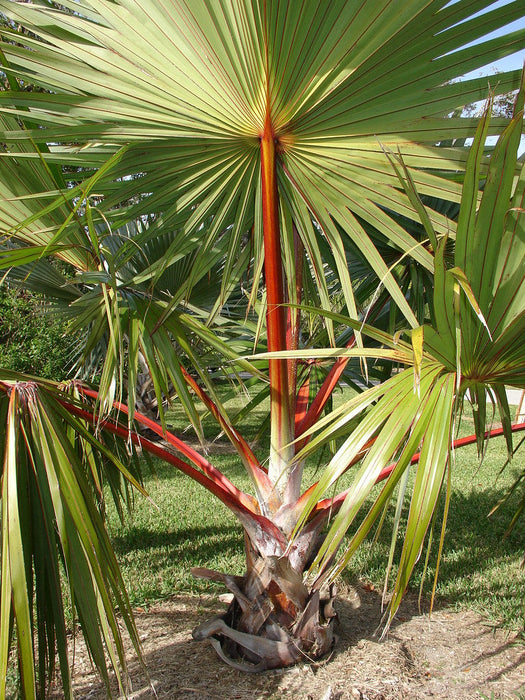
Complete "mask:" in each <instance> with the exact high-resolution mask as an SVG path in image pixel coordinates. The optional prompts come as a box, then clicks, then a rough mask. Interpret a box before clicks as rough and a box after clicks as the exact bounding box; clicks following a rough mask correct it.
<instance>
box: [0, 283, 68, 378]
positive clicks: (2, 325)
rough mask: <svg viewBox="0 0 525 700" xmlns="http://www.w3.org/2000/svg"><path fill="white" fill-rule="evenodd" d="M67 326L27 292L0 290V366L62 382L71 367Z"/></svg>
mask: <svg viewBox="0 0 525 700" xmlns="http://www.w3.org/2000/svg"><path fill="white" fill-rule="evenodd" d="M71 360H72V338H71V336H70V335H68V333H67V326H66V325H65V324H64V323H62V322H61V321H60V320H58V319H55V318H53V317H52V316H51V315H49V314H47V313H46V308H45V302H44V301H43V300H42V299H41V298H40V297H39V296H38V295H35V294H31V293H30V292H20V291H18V290H14V289H10V288H8V287H6V286H1V287H0V365H1V366H2V367H3V368H4V369H7V370H13V371H15V372H24V373H26V374H32V375H37V376H40V377H43V378H45V379H53V380H55V381H60V380H62V379H65V378H66V376H67V374H68V370H69V369H70V367H71V364H72V362H71Z"/></svg>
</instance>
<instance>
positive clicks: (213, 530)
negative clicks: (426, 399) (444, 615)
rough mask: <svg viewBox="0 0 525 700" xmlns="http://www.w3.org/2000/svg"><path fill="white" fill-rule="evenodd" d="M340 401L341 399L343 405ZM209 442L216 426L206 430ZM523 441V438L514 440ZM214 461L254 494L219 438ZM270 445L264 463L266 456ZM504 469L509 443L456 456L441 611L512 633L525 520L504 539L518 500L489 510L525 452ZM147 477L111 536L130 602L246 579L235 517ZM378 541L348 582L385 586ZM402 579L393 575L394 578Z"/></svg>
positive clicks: (161, 474) (257, 418)
mask: <svg viewBox="0 0 525 700" xmlns="http://www.w3.org/2000/svg"><path fill="white" fill-rule="evenodd" d="M342 398H343V397H342V395H339V397H338V400H339V401H341V400H342ZM263 415H264V405H263V406H262V407H259V408H258V409H257V410H255V411H253V412H252V413H251V414H250V416H249V420H248V424H247V425H246V426H245V427H246V430H247V432H248V434H251V435H253V434H254V431H255V430H256V429H257V427H258V426H260V424H261V421H262V419H263ZM168 421H169V422H170V423H171V424H172V425H173V426H174V430H175V432H181V431H182V430H183V428H184V418H183V416H182V414H181V413H180V412H179V411H178V410H176V409H173V410H172V411H171V412H170V414H169V419H168ZM205 425H206V435H207V437H210V436H211V435H212V432H211V431H212V428H211V426H210V425H208V424H206V423H205ZM471 432H473V426H472V419H471V417H470V415H469V414H468V412H467V413H466V415H465V417H464V419H463V423H462V426H461V434H470V433H471ZM515 438H516V443H517V442H518V441H519V439H520V435H519V434H518V435H516V436H515ZM208 449H209V453H210V457H211V459H212V461H213V462H214V463H215V464H217V466H218V467H219V468H220V469H221V470H223V471H224V472H225V473H226V474H227V475H228V476H229V477H230V478H232V480H233V481H234V482H235V483H236V484H237V485H238V486H240V488H242V489H246V490H250V483H249V480H248V479H247V478H246V476H245V474H244V470H243V468H242V466H241V464H240V462H239V460H238V459H237V457H236V455H235V454H232V453H231V451H230V450H229V449H228V447H227V446H226V445H225V443H224V442H223V441H222V440H218V441H217V442H216V443H215V444H210V445H209V446H208ZM267 453H268V452H267V447H266V446H265V444H264V440H263V441H261V444H260V454H259V457H262V456H264V455H265V454H267ZM505 461H506V448H505V444H504V441H503V439H502V438H496V439H494V440H492V441H491V442H490V444H489V446H488V449H487V452H486V455H485V458H484V460H483V462H482V463H481V464H480V462H479V460H478V457H477V452H476V447H475V446H469V447H465V448H462V449H461V450H458V451H457V452H456V454H455V456H454V461H453V468H452V499H451V505H450V513H449V519H448V527H447V534H446V538H445V544H444V556H443V558H442V562H441V567H440V574H439V582H438V587H437V601H438V604H442V603H446V604H448V605H452V606H454V607H457V608H458V609H466V608H469V609H473V610H476V611H478V612H481V613H482V614H483V615H485V616H486V617H487V618H488V619H490V620H491V621H493V622H495V623H498V624H503V625H504V626H506V627H510V628H519V627H522V626H523V623H524V617H525V615H524V602H525V571H524V569H523V567H522V566H521V561H522V558H523V555H524V543H525V518H522V519H521V520H520V521H519V522H518V524H517V525H516V527H515V529H514V530H513V532H512V533H511V534H510V535H509V536H508V537H507V538H505V539H504V537H503V536H504V533H505V531H506V527H507V525H508V523H509V521H510V518H511V515H512V513H513V508H515V507H516V505H517V502H518V496H517V495H516V496H515V497H514V498H512V499H511V500H510V502H509V503H508V504H505V506H504V507H502V508H501V509H500V510H499V511H497V512H496V513H495V514H494V515H493V516H492V517H490V518H489V517H487V516H488V513H489V512H490V510H491V508H492V506H494V505H495V503H497V502H498V500H499V499H500V498H501V497H502V496H503V495H504V494H505V493H506V490H507V489H508V487H509V486H510V485H511V484H512V483H513V481H514V479H515V477H516V476H517V475H518V473H519V472H520V471H523V469H524V468H525V451H524V450H521V451H518V453H517V455H516V456H515V458H514V460H513V463H512V465H511V466H509V467H508V468H507V469H505V470H504V471H503V472H502V473H501V474H500V472H501V469H502V467H503V465H504V464H505ZM154 467H155V472H156V473H155V474H152V473H150V472H148V474H147V476H146V487H147V490H148V493H149V495H150V497H151V499H152V501H153V503H152V502H151V501H147V500H145V499H143V498H141V497H137V498H136V502H135V507H134V511H133V514H132V516H131V517H130V518H128V519H127V521H126V523H125V524H124V525H122V524H121V523H120V522H119V520H118V518H117V516H116V514H115V512H114V511H111V509H110V514H109V515H110V532H111V536H112V538H113V542H114V545H115V548H116V551H117V555H118V558H119V561H120V563H121V566H122V570H123V576H124V579H125V582H126V585H127V587H128V591H129V594H130V597H131V601H132V604H133V605H134V606H137V607H147V606H148V605H149V604H151V603H153V602H154V601H158V600H160V599H163V598H166V597H168V596H170V595H171V594H173V593H182V592H184V593H194V594H198V593H201V592H204V591H207V592H211V591H213V592H216V593H217V594H219V593H221V592H223V591H222V589H221V588H220V587H218V586H217V585H215V584H210V583H208V582H205V581H203V580H199V579H194V578H193V577H192V575H191V573H190V569H191V567H193V566H206V567H209V568H212V569H217V570H220V571H227V572H230V573H236V574H242V573H243V572H244V554H243V538H242V533H241V529H240V526H239V525H238V524H237V522H236V520H235V518H234V516H233V515H232V514H231V513H230V512H229V511H228V510H227V509H226V508H225V507H224V506H223V505H222V504H220V503H219V502H218V501H216V500H215V499H214V498H213V497H212V496H211V495H210V494H208V492H207V491H205V490H204V489H203V488H202V487H200V486H199V485H198V484H196V483H194V482H193V481H191V480H190V479H188V478H187V477H185V476H184V475H182V474H179V473H178V472H177V471H175V470H174V469H173V468H172V467H169V466H165V465H162V464H159V463H155V464H154ZM315 472H316V465H315V464H313V465H309V467H308V470H307V479H309V480H310V481H313V480H315ZM393 510H394V507H393V506H392V509H391V511H390V512H389V513H387V516H386V518H385V525H384V527H383V529H382V530H381V532H380V533H379V534H378V536H377V537H376V538H375V542H372V541H370V542H365V544H364V545H363V546H362V548H361V549H360V551H358V553H357V555H356V556H355V558H354V560H353V564H352V567H351V568H350V569H349V570H348V571H347V572H345V574H344V579H345V580H346V581H348V582H350V583H351V582H355V581H356V580H360V581H366V582H367V583H369V584H370V585H372V586H374V587H376V588H380V587H381V586H382V584H383V581H384V579H385V566H386V562H387V559H388V552H389V547H390V532H389V528H388V522H389V521H391V520H392V517H393ZM438 539H439V530H438V532H437V535H436V537H435V540H434V545H433V547H432V552H431V556H430V560H429V566H428V569H427V572H426V576H425V580H424V582H423V598H424V599H425V600H428V598H429V597H430V593H431V590H432V582H433V571H434V569H433V567H434V565H435V554H436V551H437V541H438ZM423 560H424V556H423V557H422V558H421V561H420V562H419V565H418V568H417V569H416V572H415V575H414V577H413V580H412V583H411V586H413V587H414V588H416V589H417V588H418V587H419V586H420V584H421V579H422V576H423V565H422V564H423ZM394 571H395V570H394Z"/></svg>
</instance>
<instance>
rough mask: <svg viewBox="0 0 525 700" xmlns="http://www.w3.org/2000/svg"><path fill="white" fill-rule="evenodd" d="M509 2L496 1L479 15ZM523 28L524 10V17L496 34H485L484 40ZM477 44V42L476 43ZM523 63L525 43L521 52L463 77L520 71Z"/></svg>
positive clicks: (524, 22) (524, 23)
mask: <svg viewBox="0 0 525 700" xmlns="http://www.w3.org/2000/svg"><path fill="white" fill-rule="evenodd" d="M510 1H511V0H498V1H497V2H494V3H492V4H491V5H489V6H488V7H487V8H486V9H485V10H484V11H483V12H480V13H479V14H483V13H484V12H488V11H489V10H493V9H496V8H497V7H502V6H503V5H508V4H509V2H510ZM524 28H525V10H524V16H523V17H522V18H521V19H519V20H516V21H515V22H511V23H510V24H507V25H506V26H505V27H502V29H500V30H498V31H497V32H492V33H491V34H487V36H486V37H485V38H493V37H496V36H500V35H501V34H504V33H507V32H509V31H510V32H513V31H516V30H517V29H524ZM476 43H477V42H476ZM524 63H525V43H524V48H523V49H522V50H521V51H518V52H517V53H514V54H512V55H511V56H507V57H506V58H502V59H501V60H499V61H496V62H495V63H491V64H490V65H488V66H486V67H485V68H483V69H478V70H475V71H473V72H472V73H468V74H467V75H466V76H465V77H467V78H476V77H479V76H480V75H493V74H494V73H495V72H497V71H506V70H515V69H521V68H523V64H524Z"/></svg>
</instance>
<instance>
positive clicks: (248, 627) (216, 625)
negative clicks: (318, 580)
mask: <svg viewBox="0 0 525 700" xmlns="http://www.w3.org/2000/svg"><path fill="white" fill-rule="evenodd" d="M265 594H266V595H264V596H263V597H262V600H261V596H259V597H258V600H256V601H254V603H253V604H252V605H250V608H251V609H250V610H249V611H247V609H246V598H244V596H243V600H242V603H243V604H242V605H241V604H240V602H239V601H238V599H237V597H235V598H234V599H233V601H232V602H231V604H230V606H229V608H228V610H227V611H226V613H225V614H224V615H219V616H217V617H214V618H212V619H211V620H208V621H206V622H204V623H202V624H201V625H199V626H198V627H197V628H196V629H195V630H194V631H193V638H194V639H195V640H197V641H204V640H206V639H209V640H210V642H211V644H212V646H213V648H214V649H215V651H216V652H217V654H218V656H219V657H220V658H221V659H222V660H223V661H224V662H225V663H227V664H229V665H230V666H232V667H233V668H235V669H237V670H239V671H244V672H248V673H258V672H260V671H265V670H269V669H275V668H284V667H286V666H291V665H293V664H296V663H298V662H300V661H316V660H319V659H321V658H322V657H323V656H326V655H327V654H328V653H329V652H330V651H331V650H332V648H333V646H334V643H335V640H336V636H335V633H334V623H335V619H336V614H335V611H334V608H333V599H334V595H335V590H334V588H333V587H330V590H329V591H327V595H326V594H325V595H323V596H322V597H321V596H320V594H319V591H314V592H313V593H311V594H310V595H309V596H308V599H307V600H306V601H305V605H304V607H303V608H302V610H299V611H298V612H297V613H296V614H295V615H290V609H291V608H290V606H288V609H287V611H286V614H283V609H282V607H280V606H277V608H276V605H275V602H276V601H275V599H274V600H273V601H272V600H271V598H274V596H270V595H268V591H265ZM279 602H281V601H279ZM248 612H249V613H250V614H247V613H248ZM261 622H262V624H261ZM283 623H285V624H283Z"/></svg>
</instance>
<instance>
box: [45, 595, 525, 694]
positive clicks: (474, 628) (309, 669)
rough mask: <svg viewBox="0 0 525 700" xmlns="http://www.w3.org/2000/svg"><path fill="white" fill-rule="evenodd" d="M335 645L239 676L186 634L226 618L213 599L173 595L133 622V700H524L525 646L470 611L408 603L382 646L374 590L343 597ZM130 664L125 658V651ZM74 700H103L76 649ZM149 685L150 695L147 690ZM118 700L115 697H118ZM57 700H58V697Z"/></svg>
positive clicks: (520, 639)
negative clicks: (136, 640) (139, 651)
mask: <svg viewBox="0 0 525 700" xmlns="http://www.w3.org/2000/svg"><path fill="white" fill-rule="evenodd" d="M336 607H337V611H338V616H339V629H338V632H339V640H338V642H337V645H336V647H335V649H334V651H333V653H332V655H331V657H330V658H329V659H327V660H326V661H323V662H322V663H317V664H308V663H305V664H300V665H298V666H296V667H294V668H290V669H286V670H282V671H267V672H265V673H262V674H258V675H256V674H243V673H240V672H238V671H236V670H234V669H232V668H229V667H228V666H226V665H225V664H224V663H222V662H221V661H220V660H219V659H218V658H217V657H216V655H215V652H214V651H213V649H212V648H211V646H210V645H209V644H206V643H205V644H202V643H197V642H194V641H193V639H192V637H191V630H192V629H193V628H194V627H195V626H196V625H197V624H199V623H200V622H202V621H203V620H205V619H207V618H209V617H211V616H213V615H215V614H217V613H219V612H222V611H223V610H224V605H222V604H221V603H220V602H218V600H217V599H216V598H214V597H211V596H206V597H204V596H201V597H191V596H180V595H179V596H175V597H173V598H172V599H171V600H169V601H165V602H162V603H159V604H157V605H154V606H152V607H151V608H149V609H148V610H137V612H136V619H137V625H138V628H139V632H140V635H141V639H142V643H143V646H144V658H145V662H146V665H147V668H148V672H149V675H150V679H151V685H150V684H149V683H148V680H147V678H146V676H145V674H144V672H143V669H142V668H141V666H140V665H139V664H138V662H136V661H133V660H132V661H131V664H130V667H131V680H132V684H133V692H132V693H131V695H130V697H132V698H135V699H137V700H138V699H140V700H150V698H155V695H156V697H157V698H158V699H159V700H167V699H173V700H179V699H188V700H218V699H221V700H222V699H224V700H263V699H265V700H281V699H283V700H356V699H359V698H360V699H361V700H366V699H369V700H391V699H392V700H393V699H398V698H414V699H418V698H443V699H444V698H447V700H448V699H452V700H466V699H467V698H483V697H485V698H491V699H492V698H494V699H496V698H512V699H514V700H516V699H517V698H519V697H520V696H521V697H525V639H524V637H523V635H518V634H516V633H515V632H508V631H505V630H501V629H495V628H494V627H493V626H492V625H491V624H490V623H487V622H486V621H484V620H483V619H482V618H481V617H480V616H479V615H477V614H476V613H473V612H466V613H464V612H461V613H458V612H454V611H452V610H450V609H447V608H445V607H444V608H441V609H438V610H434V612H433V613H432V617H431V618H430V619H429V617H428V615H421V614H420V613H419V611H418V606H417V600H416V599H415V597H413V596H411V595H408V597H407V599H405V601H404V603H403V605H402V607H401V609H400V612H399V614H398V616H397V620H396V621H395V623H394V625H393V626H392V628H391V631H390V633H389V635H388V638H387V639H386V641H384V642H379V641H378V639H377V637H375V636H374V633H375V630H376V627H377V625H378V622H379V619H380V601H379V596H378V595H377V593H376V592H375V591H369V590H367V589H366V588H357V589H348V590H346V591H345V592H344V593H342V594H340V595H339V600H338V604H337V606H336ZM130 657H131V651H130ZM74 683H75V697H76V698H77V699H78V700H101V699H102V698H105V697H106V693H105V690H104V688H103V687H102V686H101V684H100V682H99V680H98V678H97V676H96V674H95V673H94V672H93V670H92V667H91V664H90V662H89V659H88V657H87V655H86V653H85V651H84V649H83V646H82V644H81V642H80V641H79V640H77V644H76V651H75V666H74ZM152 686H153V688H154V691H153V690H152ZM115 694H116V695H117V693H115ZM54 697H56V698H58V697H60V695H59V694H58V693H57V694H56V695H54Z"/></svg>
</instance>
